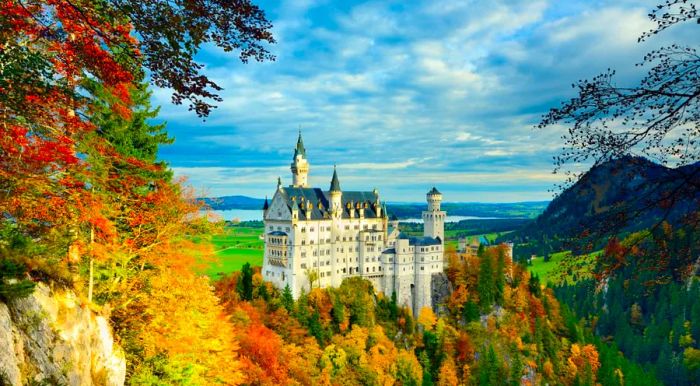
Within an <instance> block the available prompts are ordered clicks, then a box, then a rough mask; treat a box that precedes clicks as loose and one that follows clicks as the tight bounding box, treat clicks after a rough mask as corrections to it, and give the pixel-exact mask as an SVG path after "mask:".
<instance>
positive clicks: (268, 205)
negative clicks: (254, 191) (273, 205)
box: [263, 196, 270, 210]
mask: <svg viewBox="0 0 700 386" xmlns="http://www.w3.org/2000/svg"><path fill="white" fill-rule="evenodd" d="M269 208H270V204H269V203H268V202H267V196H265V203H264V204H263V210H268V209H269Z"/></svg>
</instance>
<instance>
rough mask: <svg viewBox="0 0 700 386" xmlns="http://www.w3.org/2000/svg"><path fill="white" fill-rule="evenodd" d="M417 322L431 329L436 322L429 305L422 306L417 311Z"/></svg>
mask: <svg viewBox="0 0 700 386" xmlns="http://www.w3.org/2000/svg"><path fill="white" fill-rule="evenodd" d="M418 323H420V324H422V325H423V326H424V327H425V328H426V329H428V330H432V329H433V327H434V326H435V323H437V317H436V316H435V313H434V312H433V310H432V309H430V307H423V308H421V309H420V311H419V312H418Z"/></svg>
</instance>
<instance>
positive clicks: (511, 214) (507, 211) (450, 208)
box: [387, 201, 549, 219]
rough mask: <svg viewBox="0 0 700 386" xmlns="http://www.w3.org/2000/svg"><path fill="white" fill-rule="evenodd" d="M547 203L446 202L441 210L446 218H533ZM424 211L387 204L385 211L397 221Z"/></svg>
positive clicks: (408, 205) (418, 206)
mask: <svg viewBox="0 0 700 386" xmlns="http://www.w3.org/2000/svg"><path fill="white" fill-rule="evenodd" d="M547 204H549V201H532V202H513V203H482V202H446V203H443V204H442V210H445V211H447V215H448V216H474V217H495V218H535V217H537V216H538V215H539V214H541V213H542V211H544V209H545V208H546V207H547ZM424 210H425V204H424V203H397V202H395V203H389V204H388V205H387V211H388V212H389V213H391V214H393V215H396V217H398V218H399V219H406V218H420V217H421V212H423V211H424Z"/></svg>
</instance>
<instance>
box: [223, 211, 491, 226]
mask: <svg viewBox="0 0 700 386" xmlns="http://www.w3.org/2000/svg"><path fill="white" fill-rule="evenodd" d="M212 212H214V213H215V214H217V215H218V216H220V217H222V218H223V219H224V220H227V221H233V220H236V219H237V220H238V221H262V210H258V209H230V210H213V211H212ZM493 219H498V217H476V216H447V217H446V218H445V222H458V221H462V220H493ZM399 221H401V222H413V223H422V222H423V219H420V218H406V219H400V220H399Z"/></svg>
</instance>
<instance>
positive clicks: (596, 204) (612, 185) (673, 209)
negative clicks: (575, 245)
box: [508, 157, 700, 249]
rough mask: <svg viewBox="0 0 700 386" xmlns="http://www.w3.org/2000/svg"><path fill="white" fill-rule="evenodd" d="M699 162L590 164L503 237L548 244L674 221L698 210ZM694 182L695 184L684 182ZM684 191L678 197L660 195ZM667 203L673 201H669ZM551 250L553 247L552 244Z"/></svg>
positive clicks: (631, 160) (630, 160) (633, 160)
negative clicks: (674, 164)
mask: <svg viewBox="0 0 700 386" xmlns="http://www.w3.org/2000/svg"><path fill="white" fill-rule="evenodd" d="M698 174H700V163H696V164H693V165H689V166H685V167H681V168H668V167H665V166H662V165H659V164H656V163H654V162H651V161H649V160H647V159H645V158H641V157H622V158H619V159H616V160H612V161H609V162H606V163H603V164H600V165H598V166H595V167H593V168H592V169H591V170H589V171H588V172H586V173H585V174H584V175H583V176H582V177H581V178H580V180H579V181H578V182H576V183H575V184H574V185H573V186H571V187H569V188H568V189H566V190H565V191H563V192H562V193H561V194H560V195H559V196H557V197H556V198H555V199H554V200H553V201H552V202H551V203H550V204H549V206H548V207H547V209H546V210H545V211H544V212H543V213H542V214H541V215H540V216H539V217H537V219H536V220H535V222H534V224H530V225H528V226H526V227H525V228H523V229H521V230H519V231H517V232H514V233H512V234H510V235H509V236H508V237H509V238H511V239H512V240H514V241H516V242H528V241H529V242H538V241H539V242H542V241H544V242H549V243H556V242H561V241H562V240H568V239H571V238H578V237H579V236H581V235H584V234H593V235H605V234H607V233H609V231H610V230H611V229H615V230H618V231H620V233H624V232H631V231H637V230H640V229H644V228H647V227H650V226H652V225H654V224H656V223H658V221H660V220H661V219H666V220H667V221H669V222H671V223H674V222H677V221H678V220H679V219H681V217H683V216H684V215H685V214H687V213H688V212H689V211H691V210H696V209H697V199H698V198H699V197H700V195H698V194H697V192H696V191H695V192H694V191H692V190H690V188H689V186H691V185H692V186H695V187H696V188H695V189H696V190H697V186H698V184H697V183H698V182H700V177H698ZM688 181H693V182H694V184H688ZM678 191H683V193H684V195H683V199H682V200H677V201H674V202H671V201H670V200H667V199H665V198H666V197H668V196H669V194H670V193H672V192H678ZM671 204H672V205H671ZM555 249H556V248H555Z"/></svg>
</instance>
